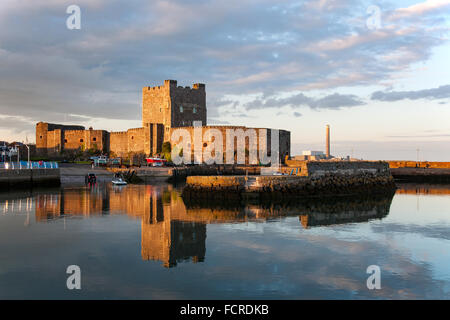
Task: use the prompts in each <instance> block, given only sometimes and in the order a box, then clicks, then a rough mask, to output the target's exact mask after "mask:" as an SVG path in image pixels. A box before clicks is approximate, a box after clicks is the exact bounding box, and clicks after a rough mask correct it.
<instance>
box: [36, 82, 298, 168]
mask: <svg viewBox="0 0 450 320" xmlns="http://www.w3.org/2000/svg"><path fill="white" fill-rule="evenodd" d="M206 115H207V110H206V91H205V85H204V84H202V83H196V84H194V85H193V87H192V88H190V87H181V86H178V85H177V81H176V80H165V81H164V85H163V86H156V87H144V88H143V89H142V127H140V128H133V129H128V130H127V131H123V132H108V131H105V130H94V129H93V128H92V127H91V128H89V129H88V130H86V129H85V127H83V126H67V125H61V124H52V123H46V122H39V123H37V124H36V150H37V153H38V154H39V155H41V156H56V155H59V154H61V153H62V152H63V151H70V150H72V151H73V150H89V149H94V150H100V151H102V152H103V153H113V154H114V155H116V156H118V157H128V156H129V154H130V153H136V154H137V153H140V154H145V155H146V156H151V155H155V154H158V153H160V152H161V149H162V145H163V143H164V142H165V141H169V142H170V138H171V136H172V132H173V130H175V129H177V128H183V129H186V130H188V131H189V132H193V130H194V121H201V123H202V125H203V127H202V132H204V131H206V130H207V129H218V130H220V131H221V132H222V133H224V135H225V131H226V130H227V129H233V130H235V129H242V130H244V131H245V130H247V129H248V128H246V127H243V126H207V125H206ZM253 129H257V130H256V132H260V131H259V130H258V129H265V128H253ZM266 134H267V137H266V138H267V139H266V141H267V144H268V149H267V150H270V130H269V129H268V130H267V133H266ZM258 138H259V137H258ZM290 139H291V136H290V132H289V131H286V130H280V131H279V140H280V141H279V146H280V150H279V154H280V160H281V161H282V162H283V161H284V158H285V157H286V156H289V155H290V148H291V145H290V144H291V142H290ZM258 141H259V140H258ZM206 145H207V143H204V145H203V147H206ZM235 148H236V146H235Z"/></svg>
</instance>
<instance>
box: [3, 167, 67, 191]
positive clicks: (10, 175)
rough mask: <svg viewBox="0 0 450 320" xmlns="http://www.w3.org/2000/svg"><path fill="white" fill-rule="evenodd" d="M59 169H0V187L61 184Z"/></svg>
mask: <svg viewBox="0 0 450 320" xmlns="http://www.w3.org/2000/svg"><path fill="white" fill-rule="evenodd" d="M60 182H61V180H60V172H59V169H7V170H6V169H0V189H10V188H26V187H31V186H42V185H59V184H60Z"/></svg>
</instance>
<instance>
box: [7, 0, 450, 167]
mask: <svg viewBox="0 0 450 320" xmlns="http://www.w3.org/2000/svg"><path fill="white" fill-rule="evenodd" d="M70 5H77V6H78V7H79V8H80V12H81V17H80V27H81V28H80V29H68V28H67V25H66V22H67V19H68V18H70V16H71V13H67V12H66V10H67V8H68V7H69V6H70ZM449 30H450V0H434V1H432V0H427V1H424V0H422V1H418V0H415V1H407V0H401V1H375V0H373V1H351V0H349V1H340V0H316V1H293V0H278V1H272V0H270V1H269V0H226V1H225V0H222V1H214V0H195V1H193V0H170V1H159V0H154V1H153V0H127V1H119V0H70V1H65V0H33V1H26V0H1V1H0V140H6V141H28V142H33V141H35V124H36V123H37V122H39V121H45V122H52V123H61V124H80V125H84V126H86V127H89V126H93V127H94V129H104V130H109V131H121V130H126V129H128V128H134V127H140V126H141V101H142V97H141V92H142V87H145V86H156V85H162V84H163V82H164V80H165V79H174V80H178V84H179V85H182V86H192V84H193V83H198V82H200V83H205V84H206V93H207V108H208V120H207V121H208V124H223V125H227V124H233V125H245V126H250V127H251V126H254V127H269V128H277V129H285V130H289V131H291V146H292V147H291V154H293V155H295V154H301V152H302V150H322V151H323V150H324V149H325V145H324V144H325V125H326V124H329V125H330V127H331V143H332V144H331V152H332V154H333V155H335V156H341V157H345V156H347V155H350V156H353V157H357V158H363V159H385V160H417V159H419V160H429V161H450V99H449V98H450V59H449V58H450V41H449Z"/></svg>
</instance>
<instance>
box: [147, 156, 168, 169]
mask: <svg viewBox="0 0 450 320" xmlns="http://www.w3.org/2000/svg"><path fill="white" fill-rule="evenodd" d="M145 160H147V164H150V165H151V166H153V167H162V166H164V165H165V164H166V162H167V160H166V159H161V158H146V159H145Z"/></svg>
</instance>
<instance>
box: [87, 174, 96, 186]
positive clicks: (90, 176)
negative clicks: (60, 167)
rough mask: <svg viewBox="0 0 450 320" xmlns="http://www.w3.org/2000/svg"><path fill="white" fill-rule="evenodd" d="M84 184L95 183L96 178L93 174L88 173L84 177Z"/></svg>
mask: <svg viewBox="0 0 450 320" xmlns="http://www.w3.org/2000/svg"><path fill="white" fill-rule="evenodd" d="M84 182H85V183H86V184H94V183H96V182H97V176H96V175H95V174H94V173H88V174H87V175H86V176H85V177H84Z"/></svg>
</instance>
